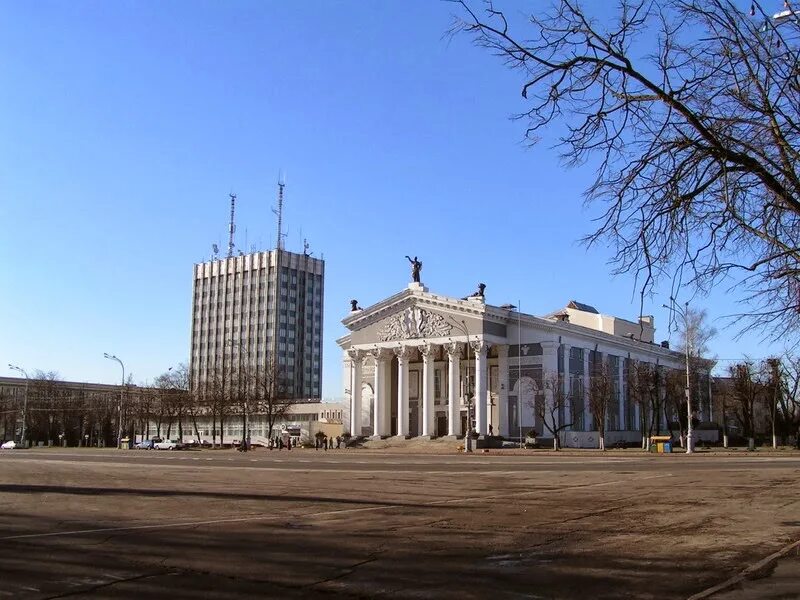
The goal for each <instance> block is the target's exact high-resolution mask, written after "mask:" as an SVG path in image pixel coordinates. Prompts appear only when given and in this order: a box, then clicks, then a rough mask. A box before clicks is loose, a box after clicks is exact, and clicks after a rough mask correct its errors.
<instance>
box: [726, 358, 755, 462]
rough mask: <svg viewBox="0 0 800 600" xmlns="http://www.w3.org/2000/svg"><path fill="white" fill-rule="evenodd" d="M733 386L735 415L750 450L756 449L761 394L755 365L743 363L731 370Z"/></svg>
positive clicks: (732, 394) (733, 366)
mask: <svg viewBox="0 0 800 600" xmlns="http://www.w3.org/2000/svg"><path fill="white" fill-rule="evenodd" d="M729 371H730V376H731V385H730V388H729V391H728V393H729V394H730V397H731V400H732V403H731V404H732V405H733V411H734V415H735V417H736V420H737V421H738V423H739V426H740V427H741V430H742V434H743V435H744V436H745V437H746V438H747V440H748V442H747V445H748V448H750V449H753V448H754V447H755V435H756V403H757V401H758V394H759V382H758V380H757V375H756V372H755V369H754V368H753V363H751V362H741V363H739V364H736V365H731V366H730V368H729Z"/></svg>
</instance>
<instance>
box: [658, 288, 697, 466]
mask: <svg viewBox="0 0 800 600" xmlns="http://www.w3.org/2000/svg"><path fill="white" fill-rule="evenodd" d="M669 302H670V306H667V305H666V304H662V305H661V306H663V307H664V308H666V309H668V310H670V311H673V310H674V311H675V312H676V313H678V314H679V315H680V316H681V317H683V331H684V337H685V339H684V342H685V343H686V415H687V419H686V454H692V453H693V452H694V446H693V444H692V442H693V438H694V428H693V427H692V388H691V382H690V381H691V380H690V378H689V341H690V340H689V303H688V302H686V303H685V304H684V305H683V308H681V307H680V305H679V304H678V303H677V302H676V301H675V298H673V297H672V296H670V298H669Z"/></svg>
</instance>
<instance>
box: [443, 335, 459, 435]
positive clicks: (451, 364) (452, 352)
mask: <svg viewBox="0 0 800 600" xmlns="http://www.w3.org/2000/svg"><path fill="white" fill-rule="evenodd" d="M461 347H462V344H461V343H460V342H452V343H450V344H447V346H445V348H446V350H447V359H448V362H447V369H448V382H449V386H448V391H447V435H461V407H460V403H459V398H458V392H459V390H460V389H461Z"/></svg>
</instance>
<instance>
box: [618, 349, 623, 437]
mask: <svg viewBox="0 0 800 600" xmlns="http://www.w3.org/2000/svg"><path fill="white" fill-rule="evenodd" d="M617 363H618V364H617V376H618V377H619V380H618V381H619V385H618V388H619V419H618V421H617V429H618V430H619V431H625V379H624V377H625V358H624V357H622V356H620V357H619V358H618V360H617Z"/></svg>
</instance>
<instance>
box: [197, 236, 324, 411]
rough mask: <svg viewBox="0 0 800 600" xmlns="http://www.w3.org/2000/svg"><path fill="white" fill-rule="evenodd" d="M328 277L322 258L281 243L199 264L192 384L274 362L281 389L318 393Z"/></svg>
mask: <svg viewBox="0 0 800 600" xmlns="http://www.w3.org/2000/svg"><path fill="white" fill-rule="evenodd" d="M324 280H325V261H324V260H321V259H318V258H313V257H311V256H310V255H308V254H296V253H294V252H288V251H286V250H283V249H276V250H271V251H265V252H253V253H251V254H240V255H239V256H231V257H228V258H220V259H215V260H210V261H208V262H203V263H198V264H195V266H194V286H193V287H194V290H193V295H192V342H191V343H192V346H191V353H190V357H191V358H190V360H189V369H190V375H191V385H192V389H193V390H196V391H203V390H205V389H207V388H208V386H209V385H210V384H211V383H212V382H213V380H214V377H220V376H222V377H225V376H228V377H232V376H235V374H236V373H241V372H242V369H243V368H246V369H249V370H250V372H251V373H253V374H256V375H258V374H264V373H267V370H268V369H276V371H273V372H277V373H279V377H280V379H281V388H282V389H281V393H285V394H286V395H287V396H288V397H292V398H306V399H308V398H319V397H320V396H321V383H322V309H323V298H324ZM273 357H274V362H271V360H272V359H273Z"/></svg>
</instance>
